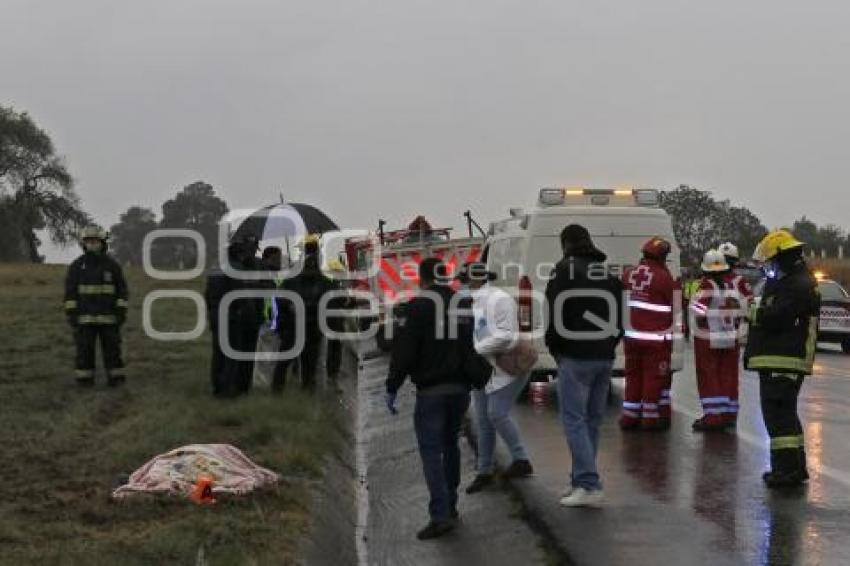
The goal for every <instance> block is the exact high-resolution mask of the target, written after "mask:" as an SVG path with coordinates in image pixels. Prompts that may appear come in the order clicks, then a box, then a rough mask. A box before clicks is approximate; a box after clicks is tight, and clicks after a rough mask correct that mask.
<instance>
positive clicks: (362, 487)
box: [354, 353, 369, 566]
mask: <svg viewBox="0 0 850 566" xmlns="http://www.w3.org/2000/svg"><path fill="white" fill-rule="evenodd" d="M362 359H363V357H362V355H361V354H359V353H358V356H357V382H356V385H355V386H356V387H357V409H356V411H357V427H356V432H355V434H356V436H355V443H356V446H357V447H356V449H355V459H356V466H357V479H358V481H357V525H356V526H355V528H354V536H355V537H356V540H355V546H356V548H357V563H358V564H359V565H360V566H368V564H369V545H368V541H367V540H366V538H367V536H368V529H369V477H368V471H369V454H368V449H369V444H368V438H367V436H366V423H367V415H368V410H369V394H368V390H367V388H366V384H365V383H363V382H362V381H361V379H362V378H363V373H364V372H363V371H361V369H360V368H361V367H363V368H364V369H365V363H364V362H363V361H361V360H362Z"/></svg>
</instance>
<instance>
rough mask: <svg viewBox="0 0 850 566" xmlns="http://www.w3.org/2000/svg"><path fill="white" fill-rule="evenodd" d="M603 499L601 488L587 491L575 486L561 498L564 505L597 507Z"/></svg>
mask: <svg viewBox="0 0 850 566" xmlns="http://www.w3.org/2000/svg"><path fill="white" fill-rule="evenodd" d="M604 501H605V494H604V493H603V492H602V490H601V489H594V490H592V491H588V490H586V489H584V488H583V487H577V488H575V489H574V490H572V492H571V493H570V494H569V495H568V496H566V497H564V498H562V499H561V501H560V503H561V505H563V506H564V507H599V506H601V505H602V503H603V502H604Z"/></svg>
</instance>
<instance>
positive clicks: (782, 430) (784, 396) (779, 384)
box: [759, 371, 806, 474]
mask: <svg viewBox="0 0 850 566" xmlns="http://www.w3.org/2000/svg"><path fill="white" fill-rule="evenodd" d="M804 377H805V376H804V375H801V374H797V373H787V372H775V371H765V372H761V373H760V374H759V393H760V396H761V414H762V417H763V418H764V426H765V428H767V434H768V435H769V436H770V467H771V470H772V471H773V472H774V473H780V474H789V473H795V472H801V473H802V472H804V471H805V469H806V453H805V447H804V443H803V425H802V423H800V418H799V416H798V415H797V398H798V396H799V395H800V388H801V387H802V386H803V379H804Z"/></svg>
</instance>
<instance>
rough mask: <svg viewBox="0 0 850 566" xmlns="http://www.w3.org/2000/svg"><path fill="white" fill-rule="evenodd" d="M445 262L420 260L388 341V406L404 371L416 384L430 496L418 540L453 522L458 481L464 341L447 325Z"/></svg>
mask: <svg viewBox="0 0 850 566" xmlns="http://www.w3.org/2000/svg"><path fill="white" fill-rule="evenodd" d="M445 275H446V274H445V266H444V265H443V263H442V262H440V260H439V259H437V258H427V259H425V260H423V261H422V263H421V264H420V265H419V284H420V287H421V288H422V290H423V291H424V293H420V294H419V295H418V296H416V297H414V298H413V299H412V300H411V301H410V302H409V303H408V309H407V316H406V317H405V322H404V325H403V326H402V327H401V329H400V330H399V334H398V336H397V337H396V338H395V340H394V341H393V351H392V359H391V362H390V371H389V376H388V377H387V407H388V408H389V410H390V412H392V413H395V412H396V410H395V400H396V394H397V393H398V390H399V388H400V387H401V385H402V384H403V383H404V380H405V378H406V377H407V376H410V380H411V381H412V382H413V384H414V385H415V386H416V407H415V409H414V416H413V420H414V427H415V429H416V439H417V441H418V443H419V454H420V456H421V458H422V471H423V473H424V475H425V481H426V483H427V484H428V491H429V493H430V496H431V500H430V502H429V504H428V511H429V514H430V517H431V520H430V522H429V523H428V525H427V526H426V527H425V528H424V529H422V530H421V531H419V533H418V534H417V537H418V538H419V539H420V540H425V539H430V538H436V537H439V536H442V535H444V534H446V533H448V532H450V531H451V530H453V529H454V527H455V519H456V518H457V498H458V496H457V489H458V485H459V484H460V449H459V448H458V436H459V434H460V428H461V424H462V423H463V417H464V415H465V414H466V410H467V408H468V407H469V385H468V380H467V378H466V376H465V372H464V367H463V366H464V361H465V358H466V356H467V354H468V351H467V349H468V348H469V345H468V342H469V341H468V340H463V339H461V337H460V336H459V334H458V333H457V329H455V332H452V329H450V328H449V324H450V323H449V321H450V319H451V317H450V316H449V312H450V305H451V301H452V297H453V295H454V292H453V291H452V290H451V289H450V288H449V287H448V286H447V285H446V284H445V281H446V280H445Z"/></svg>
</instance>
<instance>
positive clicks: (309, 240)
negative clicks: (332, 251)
mask: <svg viewBox="0 0 850 566" xmlns="http://www.w3.org/2000/svg"><path fill="white" fill-rule="evenodd" d="M318 243H319V235H318V234H307V235H306V236H304V245H305V246H307V245H310V244H318Z"/></svg>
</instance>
